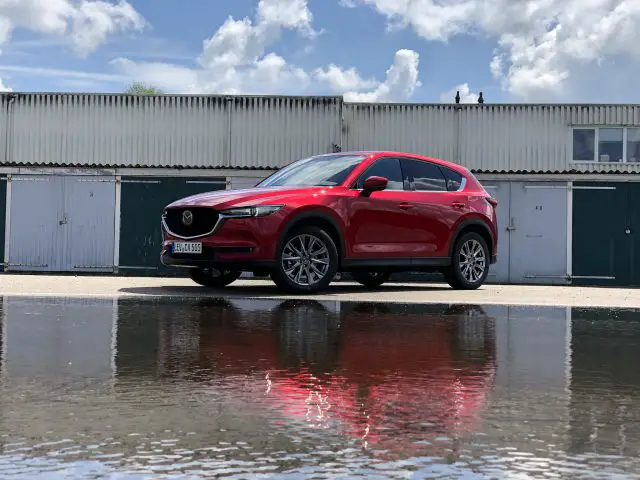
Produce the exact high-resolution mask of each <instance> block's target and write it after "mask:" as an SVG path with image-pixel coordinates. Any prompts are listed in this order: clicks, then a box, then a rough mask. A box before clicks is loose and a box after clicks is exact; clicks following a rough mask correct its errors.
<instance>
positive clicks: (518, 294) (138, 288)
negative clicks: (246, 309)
mask: <svg viewBox="0 0 640 480" xmlns="http://www.w3.org/2000/svg"><path fill="white" fill-rule="evenodd" d="M0 295H6V296H60V297H96V296H97V297H120V296H142V297H153V296H167V297H168V296H183V297H184V296H186V297H203V296H208V297H243V298H282V299H284V298H301V299H304V298H308V299H316V300H318V299H322V300H337V301H339V300H341V301H361V302H368V301H375V302H400V303H447V304H454V303H455V304H460V303H463V304H484V305H541V306H542V305H548V306H584V307H618V308H640V289H631V288H595V287H560V286H553V287H550V286H523V285H485V286H483V287H482V288H480V289H478V290H475V291H455V290H452V289H451V288H450V287H449V286H448V285H444V284H437V283H420V284H397V283H390V284H387V285H384V286H383V287H382V288H381V289H379V290H375V291H368V290H366V289H364V288H363V287H361V286H359V285H356V284H351V283H335V284H333V285H332V286H331V287H330V288H329V289H328V290H327V291H325V292H324V293H322V294H320V295H305V296H292V295H285V294H282V293H281V292H280V291H278V290H276V288H275V287H274V286H273V284H272V283H271V282H268V281H261V280H238V281H237V282H235V283H234V284H233V285H231V286H230V287H228V288H227V289H225V290H217V291H213V290H208V289H206V288H203V287H199V286H197V285H195V284H194V283H192V282H191V280H189V279H184V278H155V277H116V276H62V275H61V276H56V275H15V274H0Z"/></svg>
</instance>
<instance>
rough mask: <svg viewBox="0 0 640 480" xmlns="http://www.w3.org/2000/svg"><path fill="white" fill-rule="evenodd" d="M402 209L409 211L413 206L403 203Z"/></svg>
mask: <svg viewBox="0 0 640 480" xmlns="http://www.w3.org/2000/svg"><path fill="white" fill-rule="evenodd" d="M400 208H401V209H402V210H409V209H410V208H411V205H410V204H408V203H401V204H400Z"/></svg>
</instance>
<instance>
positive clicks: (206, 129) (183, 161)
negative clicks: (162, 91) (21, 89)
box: [8, 94, 228, 167]
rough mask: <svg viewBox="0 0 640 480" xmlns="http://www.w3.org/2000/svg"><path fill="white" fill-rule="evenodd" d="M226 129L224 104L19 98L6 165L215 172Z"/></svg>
mask: <svg viewBox="0 0 640 480" xmlns="http://www.w3.org/2000/svg"><path fill="white" fill-rule="evenodd" d="M227 122H228V118H227V114H226V111H225V101H224V98H223V97H209V96H206V97H205V96H170V95H166V96H164V95H163V96H139V97H136V96H128V95H93V94H78V95H76V94H24V95H19V96H18V97H17V100H16V102H15V104H14V105H13V125H12V132H11V142H10V146H11V148H10V151H9V155H8V157H9V158H8V163H9V164H13V165H29V164H38V165H57V166H69V165H73V166H102V167H108V166H129V167H134V166H151V167H178V166H179V167H218V166H222V165H223V164H224V158H225V152H226V148H227V145H226V142H227Z"/></svg>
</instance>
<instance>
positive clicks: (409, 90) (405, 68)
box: [344, 50, 421, 102]
mask: <svg viewBox="0 0 640 480" xmlns="http://www.w3.org/2000/svg"><path fill="white" fill-rule="evenodd" d="M419 63H420V56H419V55H418V54H417V53H416V52H414V51H413V50H399V51H398V52H396V56H395V59H394V61H393V65H391V67H389V69H388V70H387V79H386V80H385V81H384V82H383V83H381V84H379V85H378V86H377V87H376V89H375V90H373V91H370V92H354V91H351V92H347V93H345V95H344V98H345V100H346V101H349V102H401V101H405V100H408V99H410V98H411V97H412V96H413V94H414V92H415V90H416V88H418V87H419V86H420V85H421V84H420V81H419V80H418V65H419Z"/></svg>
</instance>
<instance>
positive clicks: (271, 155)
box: [229, 97, 342, 168]
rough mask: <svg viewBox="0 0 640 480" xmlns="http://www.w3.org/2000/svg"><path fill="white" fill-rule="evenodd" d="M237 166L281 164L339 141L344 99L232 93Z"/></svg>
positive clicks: (233, 150)
mask: <svg viewBox="0 0 640 480" xmlns="http://www.w3.org/2000/svg"><path fill="white" fill-rule="evenodd" d="M229 107H230V109H231V113H230V117H231V118H230V121H231V122H230V123H231V128H230V132H229V137H230V145H231V157H230V165H229V166H230V167H232V168H279V167H283V166H284V165H287V164H289V163H291V162H292V161H294V160H298V159H300V158H304V157H308V156H311V155H317V154H321V153H330V152H332V151H333V145H334V144H335V145H337V146H339V145H340V111H341V108H342V99H341V97H230V99H229Z"/></svg>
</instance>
